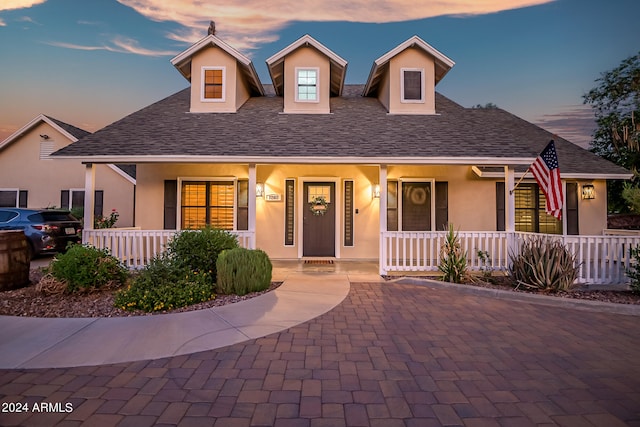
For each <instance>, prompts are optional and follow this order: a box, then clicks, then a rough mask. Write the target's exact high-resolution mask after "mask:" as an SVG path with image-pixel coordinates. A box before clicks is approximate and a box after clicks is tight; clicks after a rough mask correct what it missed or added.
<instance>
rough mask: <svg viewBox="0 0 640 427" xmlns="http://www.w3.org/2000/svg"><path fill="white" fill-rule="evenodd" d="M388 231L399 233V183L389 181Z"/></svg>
mask: <svg viewBox="0 0 640 427" xmlns="http://www.w3.org/2000/svg"><path fill="white" fill-rule="evenodd" d="M387 231H398V181H387Z"/></svg>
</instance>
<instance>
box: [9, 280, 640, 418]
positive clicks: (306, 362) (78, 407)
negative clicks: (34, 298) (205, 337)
mask: <svg viewBox="0 0 640 427" xmlns="http://www.w3.org/2000/svg"><path fill="white" fill-rule="evenodd" d="M161 333H162V331H158V334H161ZM0 398H1V401H2V402H3V406H2V409H3V412H2V413H0V425H3V426H9V425H25V426H31V425H56V424H57V425H61V426H62V425H64V426H74V425H88V426H103V425H118V426H137V427H141V426H150V425H180V426H183V425H184V426H211V425H215V426H332V427H334V426H343V425H349V426H366V425H372V426H385V427H389V426H405V425H406V426H414V425H415V426H438V425H465V426H519V427H521V426H529V425H538V426H541V425H566V426H592V425H593V426H621V425H640V321H639V318H638V317H632V316H623V315H614V314H604V313H597V312H590V311H579V310H572V309H565V308H557V307H548V306H541V305H534V304H528V303H522V302H512V301H511V302H510V301H503V300H494V299H490V298H485V297H478V296H469V295H461V294H459V293H456V291H455V290H449V289H430V288H426V287H421V286H415V285H399V284H388V283H387V284H384V283H383V284H358V283H354V284H352V287H351V292H350V294H349V296H348V297H347V299H346V300H345V301H344V302H343V303H342V304H341V305H339V306H338V307H336V308H335V309H334V310H332V311H331V312H329V313H327V314H325V315H323V316H321V317H319V318H316V319H314V320H312V321H309V322H307V323H304V324H302V325H299V326H296V327H293V328H291V329H289V330H287V331H285V332H282V333H278V334H274V335H269V336H267V337H264V338H260V339H257V340H252V341H248V342H246V343H243V344H237V345H234V346H231V347H227V348H224V349H220V350H212V351H206V352H202V353H195V354H191V355H187V356H178V357H174V358H165V359H160V360H153V361H146V362H134V363H122V364H117V365H108V366H97V367H82V368H69V369H46V370H19V371H1V372H0ZM38 402H47V403H50V404H53V405H49V406H48V407H45V408H48V409H49V410H56V409H57V410H59V411H60V412H57V413H35V412H33V409H34V406H35V407H36V408H40V409H41V406H38V405H34V404H35V403H38ZM9 403H22V404H23V406H24V404H26V406H27V408H28V409H29V412H27V413H22V414H15V413H7V412H5V411H7V410H9V409H12V410H15V409H16V407H15V406H16V405H13V406H11V405H9ZM55 404H59V405H58V406H57V407H56V405H55ZM67 404H69V405H67ZM65 405H67V406H65ZM69 409H72V411H71V412H64V411H65V410H69Z"/></svg>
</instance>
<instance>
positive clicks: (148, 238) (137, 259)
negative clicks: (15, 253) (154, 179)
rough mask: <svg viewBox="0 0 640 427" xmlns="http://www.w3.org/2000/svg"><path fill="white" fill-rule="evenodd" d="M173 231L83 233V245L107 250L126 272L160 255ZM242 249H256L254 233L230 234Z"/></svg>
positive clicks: (104, 229)
mask: <svg viewBox="0 0 640 427" xmlns="http://www.w3.org/2000/svg"><path fill="white" fill-rule="evenodd" d="M175 233H176V230H140V229H136V228H103V229H98V230H83V231H82V243H86V244H89V245H92V246H95V247H96V248H99V249H108V250H109V251H110V252H111V254H112V255H113V256H115V257H116V258H118V259H119V260H120V261H122V263H124V265H126V266H127V267H128V268H132V269H137V268H142V267H144V266H145V265H146V264H148V263H149V261H151V259H152V258H153V257H154V256H156V255H158V254H160V252H162V251H163V250H164V249H165V247H166V245H167V242H168V241H169V239H171V237H173V235H174V234H175ZM231 233H232V234H235V235H236V236H237V237H238V243H239V244H240V246H242V247H244V248H251V249H253V248H254V247H255V233H254V232H250V231H231Z"/></svg>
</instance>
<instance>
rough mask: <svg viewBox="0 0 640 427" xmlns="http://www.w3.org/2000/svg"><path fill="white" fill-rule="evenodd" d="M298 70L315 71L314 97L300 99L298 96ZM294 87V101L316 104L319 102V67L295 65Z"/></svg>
mask: <svg viewBox="0 0 640 427" xmlns="http://www.w3.org/2000/svg"><path fill="white" fill-rule="evenodd" d="M300 71H315V72H316V99H300V98H299V97H298V89H299V86H298V73H299V72H300ZM295 79H296V81H295V87H296V102H303V103H312V104H318V103H319V102H320V68H318V67H296V75H295Z"/></svg>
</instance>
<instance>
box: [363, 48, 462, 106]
mask: <svg viewBox="0 0 640 427" xmlns="http://www.w3.org/2000/svg"><path fill="white" fill-rule="evenodd" d="M454 65H455V62H453V61H452V60H451V59H449V58H447V57H446V56H445V55H443V54H442V53H440V52H438V51H437V50H436V49H435V48H433V47H432V46H431V45H429V44H428V43H427V42H425V41H424V40H422V39H421V38H420V37H418V36H413V37H411V38H410V39H409V40H407V41H405V42H404V43H402V44H400V45H398V46H397V47H395V48H394V49H392V50H390V51H389V52H387V53H385V54H384V55H382V56H381V57H380V58H378V59H376V60H375V61H374V63H373V66H372V67H371V72H370V73H369V78H368V79H367V84H366V85H365V89H364V93H363V95H364V96H375V97H377V98H378V100H379V101H380V103H382V105H384V107H385V108H386V109H387V112H389V114H436V103H435V86H436V85H437V84H438V83H439V82H440V80H442V78H443V77H444V76H445V74H447V73H448V72H449V70H450V69H451V68H452V67H453V66H454Z"/></svg>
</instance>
